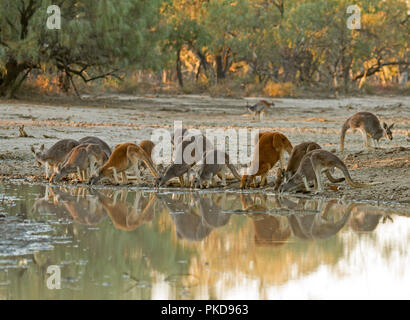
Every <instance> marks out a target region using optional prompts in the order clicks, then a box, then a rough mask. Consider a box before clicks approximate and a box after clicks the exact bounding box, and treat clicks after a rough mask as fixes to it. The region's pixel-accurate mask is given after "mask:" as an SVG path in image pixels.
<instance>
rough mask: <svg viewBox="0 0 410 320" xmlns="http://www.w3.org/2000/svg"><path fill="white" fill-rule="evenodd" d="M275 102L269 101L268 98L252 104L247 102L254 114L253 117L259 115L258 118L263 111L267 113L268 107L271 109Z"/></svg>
mask: <svg viewBox="0 0 410 320" xmlns="http://www.w3.org/2000/svg"><path fill="white" fill-rule="evenodd" d="M274 105H275V104H274V103H273V102H271V103H269V102H267V101H266V100H259V101H258V102H257V103H256V104H254V105H252V106H250V105H248V103H247V104H246V108H247V109H248V111H249V112H250V113H252V114H253V118H255V115H256V116H257V117H258V120H260V119H261V113H263V114H266V112H267V109H269V108H270V107H271V106H274Z"/></svg>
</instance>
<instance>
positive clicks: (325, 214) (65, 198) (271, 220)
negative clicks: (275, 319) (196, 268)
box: [31, 187, 393, 246]
mask: <svg viewBox="0 0 410 320" xmlns="http://www.w3.org/2000/svg"><path fill="white" fill-rule="evenodd" d="M238 198H239V199H240V203H239V202H238V201H237V200H238ZM227 199H229V201H228V200H227ZM292 199H294V200H291V198H284V197H278V196H274V197H272V196H267V195H266V194H252V195H251V194H246V193H241V194H240V195H237V194H226V193H223V194H220V193H208V194H202V193H191V194H176V193H174V194H158V193H144V192H143V191H128V190H116V191H114V190H103V191H96V190H93V189H91V190H90V189H86V188H81V187H77V188H64V187H60V188H58V187H55V188H51V187H47V189H46V194H45V196H44V197H43V198H41V199H38V200H37V201H36V202H35V204H34V205H33V207H32V209H31V211H32V213H33V212H42V213H54V214H56V216H57V217H58V218H63V219H67V218H68V219H72V220H74V221H76V222H77V223H80V224H85V225H89V226H93V225H97V224H99V223H100V222H101V221H103V220H104V218H106V217H107V215H108V216H109V217H110V219H111V220H112V222H113V224H114V227H115V228H117V229H120V230H124V231H132V230H135V229H136V228H138V227H139V226H141V225H142V224H144V223H147V222H150V221H153V220H154V218H155V213H156V212H157V211H159V208H158V207H159V205H162V206H163V207H164V208H165V209H167V211H169V216H170V218H171V220H172V222H173V224H174V225H175V229H176V234H177V236H178V237H179V238H180V239H186V240H189V241H201V240H203V239H205V238H206V237H207V236H209V235H210V233H211V232H212V230H214V229H216V228H221V227H223V226H225V225H227V224H228V223H229V221H230V219H231V216H232V214H233V213H238V210H234V211H232V212H231V211H229V209H232V208H229V207H234V208H238V206H241V207H242V210H239V211H240V213H241V214H246V216H247V217H248V219H251V225H252V226H253V229H254V241H255V244H256V245H257V246H279V245H282V244H284V243H286V242H287V241H288V240H289V238H290V237H291V236H294V237H296V238H299V239H304V240H313V239H326V238H329V237H332V236H334V235H335V234H337V233H338V232H339V231H340V230H341V229H342V228H343V227H344V226H345V225H348V226H349V227H350V228H351V229H352V230H353V231H354V232H372V231H374V230H375V229H376V227H377V226H378V225H379V224H380V222H383V223H384V222H386V221H387V219H390V220H392V218H391V217H390V215H389V213H388V210H387V211H386V209H382V208H377V207H372V206H368V205H364V204H350V205H341V204H339V203H338V202H337V201H328V202H323V201H322V200H316V199H306V198H299V199H297V198H292ZM392 213H393V211H392Z"/></svg>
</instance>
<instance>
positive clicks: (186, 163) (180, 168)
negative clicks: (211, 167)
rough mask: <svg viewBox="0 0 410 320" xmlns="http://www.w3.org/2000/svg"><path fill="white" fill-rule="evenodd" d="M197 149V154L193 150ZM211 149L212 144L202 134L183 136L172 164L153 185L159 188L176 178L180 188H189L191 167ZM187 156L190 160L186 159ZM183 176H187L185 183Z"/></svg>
mask: <svg viewBox="0 0 410 320" xmlns="http://www.w3.org/2000/svg"><path fill="white" fill-rule="evenodd" d="M201 147H202V148H201ZM198 148H199V150H198V151H199V152H196V151H195V150H196V149H198ZM212 149H213V145H212V143H211V142H210V141H209V140H208V139H207V138H206V137H205V136H204V135H203V134H197V135H193V136H191V135H185V136H184V139H183V141H182V142H181V143H180V144H179V145H178V146H177V147H176V150H175V159H174V162H173V163H172V164H171V166H169V167H168V168H167V170H166V171H165V174H164V175H162V176H160V177H158V178H157V179H156V181H155V184H156V185H157V186H159V187H161V186H163V185H165V183H167V182H168V181H169V180H170V179H172V178H175V177H178V178H179V181H180V183H181V186H189V174H190V172H191V168H192V166H194V165H195V164H196V163H197V162H198V161H200V160H201V159H202V158H203V157H204V155H205V153H206V152H207V150H212ZM187 153H188V154H187ZM187 156H189V158H190V159H187ZM184 174H186V175H187V176H188V181H187V183H185V181H184Z"/></svg>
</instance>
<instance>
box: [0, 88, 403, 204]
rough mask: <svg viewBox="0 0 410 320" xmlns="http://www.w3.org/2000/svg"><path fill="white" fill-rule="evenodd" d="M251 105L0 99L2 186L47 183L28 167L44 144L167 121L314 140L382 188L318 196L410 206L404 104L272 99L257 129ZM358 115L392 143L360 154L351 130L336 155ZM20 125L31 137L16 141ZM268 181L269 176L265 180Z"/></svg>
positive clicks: (137, 134) (116, 139)
mask: <svg viewBox="0 0 410 320" xmlns="http://www.w3.org/2000/svg"><path fill="white" fill-rule="evenodd" d="M257 100H259V98H249V99H217V98H210V97H206V96H192V95H190V96H155V97H154V96H138V97H136V96H126V95H102V96H83V99H82V100H79V99H77V98H50V97H44V99H41V101H42V102H40V101H35V100H32V101H21V100H15V101H4V100H3V101H2V100H0V115H1V116H0V183H7V181H9V179H24V180H26V181H42V182H44V183H47V181H46V179H45V178H44V169H43V168H38V167H37V166H36V165H35V163H34V161H33V159H34V158H33V154H32V153H31V151H30V146H34V147H35V148H36V149H37V148H39V147H40V145H41V144H45V146H46V148H48V147H51V146H52V145H53V144H54V143H55V142H56V141H58V140H60V139H64V138H73V139H80V138H82V137H84V136H88V135H93V136H98V137H100V138H102V139H104V140H105V141H106V142H107V143H108V144H109V145H110V146H111V147H114V146H115V145H116V144H119V143H123V142H139V141H141V140H144V139H149V138H150V136H151V132H152V131H153V129H156V128H166V129H172V127H173V121H174V120H181V121H183V125H184V127H188V128H198V129H207V128H228V127H229V128H234V129H239V128H249V129H251V128H258V129H261V130H277V131H280V132H282V133H283V134H285V135H286V136H287V137H288V138H289V139H290V141H291V142H292V144H293V145H296V144H298V143H300V142H303V141H315V142H317V143H319V144H320V145H321V146H322V147H323V148H324V149H327V150H330V151H333V152H335V153H336V154H337V155H338V156H339V157H340V158H341V159H342V160H344V161H345V163H346V165H347V167H348V169H349V171H350V172H351V175H352V177H353V179H354V180H356V181H360V182H364V183H367V182H381V184H378V185H375V186H372V187H367V188H361V189H355V188H352V187H350V186H349V185H347V184H346V183H342V184H341V188H340V190H337V191H325V192H323V193H322V194H320V195H319V196H323V197H325V198H336V199H338V198H339V199H340V198H343V199H346V200H361V201H362V200H369V201H373V202H374V201H376V202H380V203H385V204H388V203H389V204H396V205H408V204H409V203H410V131H409V130H410V98H409V97H366V98H363V97H361V98H342V99H327V100H326V99H325V100H324V99H321V100H314V99H274V102H275V106H274V108H273V109H272V110H271V111H270V113H269V115H268V116H267V117H265V118H263V119H262V121H260V122H259V121H256V120H253V119H252V117H251V116H250V114H249V113H248V112H247V110H246V107H245V106H246V102H247V101H248V102H249V103H250V104H251V103H253V102H255V101H257ZM267 100H269V101H270V100H272V99H267ZM358 111H370V112H373V113H375V114H376V115H377V116H378V117H379V118H380V119H381V120H382V121H385V122H387V123H388V124H391V123H394V124H395V125H394V129H393V137H394V139H393V141H387V140H385V139H383V140H381V149H378V150H363V146H362V136H361V135H360V134H359V133H356V134H353V133H352V132H351V131H349V132H348V133H347V138H346V142H345V151H344V152H338V150H339V133H340V128H341V126H342V124H343V122H344V121H345V120H346V119H347V118H348V117H349V116H351V115H352V114H354V113H355V112H358ZM21 125H24V129H25V131H26V132H27V134H28V135H29V136H31V137H25V138H23V137H19V129H18V127H19V126H21ZM274 174H275V171H274V170H272V171H271V175H272V178H271V180H270V181H273V176H274ZM2 181H3V182H2ZM268 190H269V189H268Z"/></svg>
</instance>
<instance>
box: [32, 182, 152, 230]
mask: <svg viewBox="0 0 410 320" xmlns="http://www.w3.org/2000/svg"><path fill="white" fill-rule="evenodd" d="M127 194H128V191H126V190H122V191H111V190H106V191H104V193H103V192H97V191H95V190H92V189H91V190H90V189H86V188H70V189H66V188H58V187H57V188H50V187H47V189H46V194H45V196H44V197H43V198H41V199H38V200H37V201H36V202H35V203H34V205H33V207H32V209H31V212H32V213H34V212H45V213H54V214H56V216H57V217H58V218H62V219H67V218H69V219H73V220H74V221H75V222H78V223H80V224H85V225H89V226H92V225H97V224H99V223H100V222H101V221H102V220H104V218H106V217H107V215H108V216H109V217H110V218H111V220H112V221H113V224H114V226H115V227H116V228H117V229H121V230H125V231H132V230H134V229H136V228H137V227H138V226H140V225H141V224H142V223H144V222H148V221H152V219H153V218H154V216H155V197H154V195H152V194H151V195H149V196H145V195H144V193H143V192H134V193H133V194H134V195H135V201H134V202H133V203H132V202H128V201H127Z"/></svg>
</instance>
